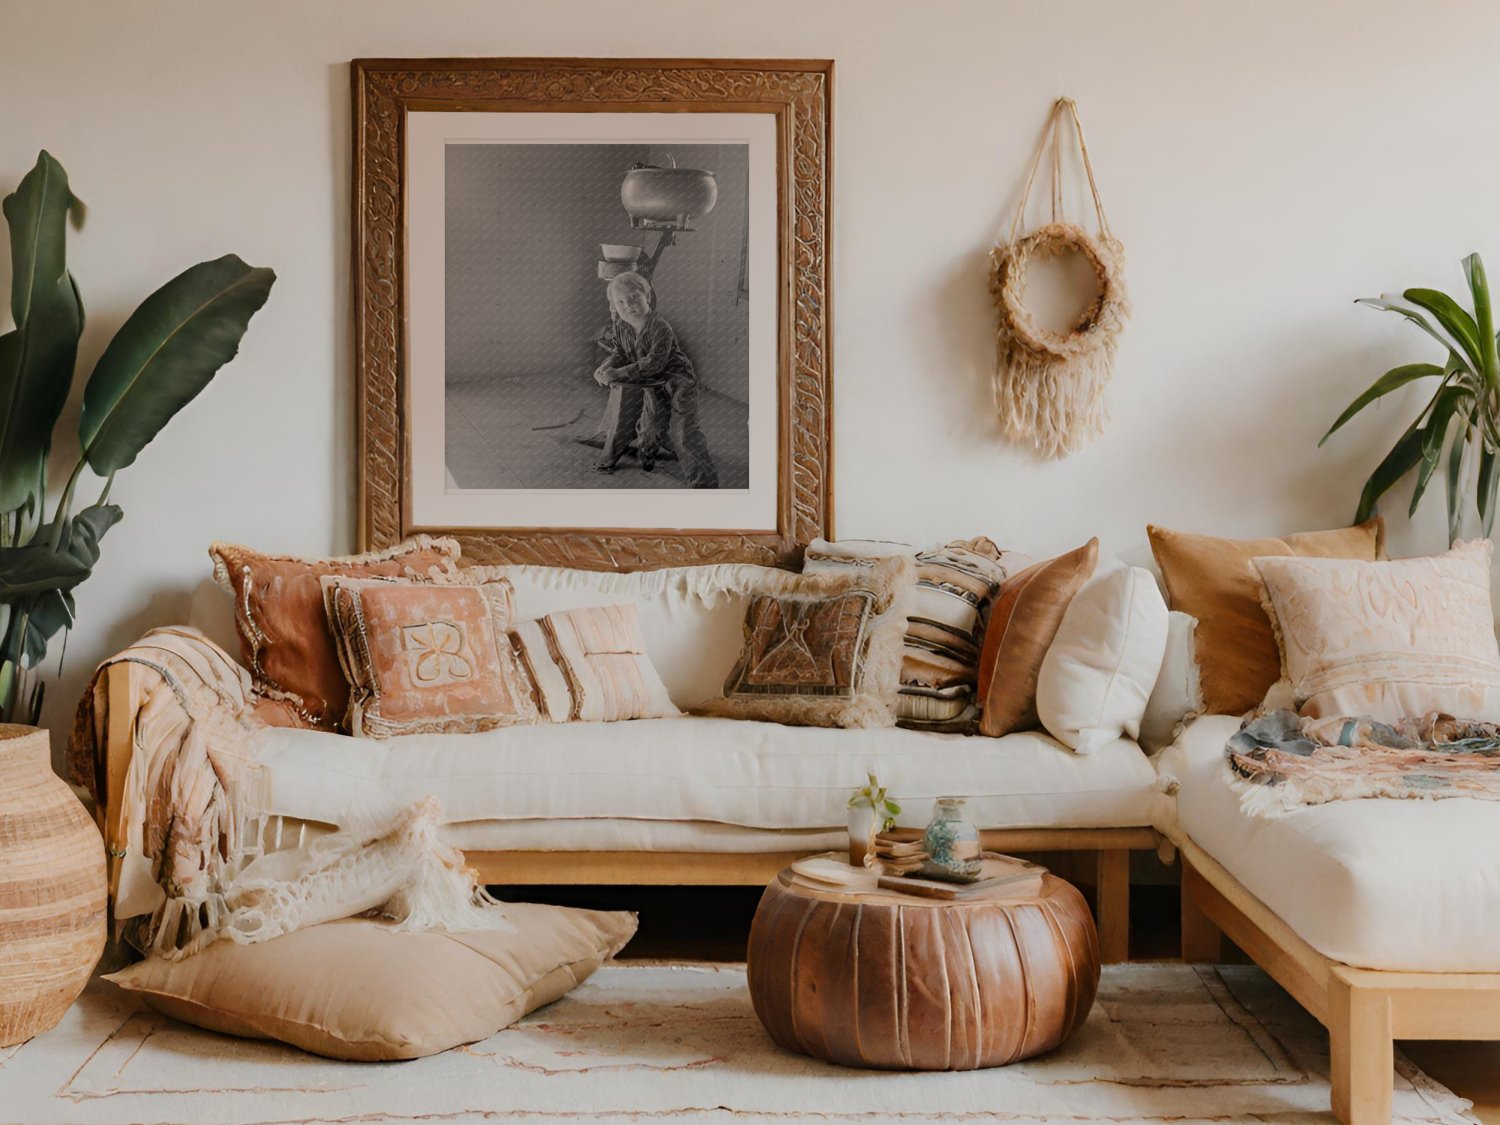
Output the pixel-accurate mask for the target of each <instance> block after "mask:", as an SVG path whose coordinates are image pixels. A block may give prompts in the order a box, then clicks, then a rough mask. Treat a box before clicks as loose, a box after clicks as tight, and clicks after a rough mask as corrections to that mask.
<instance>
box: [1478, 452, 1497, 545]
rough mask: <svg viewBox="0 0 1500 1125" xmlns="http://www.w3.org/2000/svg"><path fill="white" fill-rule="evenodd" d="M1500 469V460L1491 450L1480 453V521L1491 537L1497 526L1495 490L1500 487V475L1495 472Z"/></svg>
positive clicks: (1485, 531)
mask: <svg viewBox="0 0 1500 1125" xmlns="http://www.w3.org/2000/svg"><path fill="white" fill-rule="evenodd" d="M1497 467H1500V458H1497V456H1496V454H1495V453H1494V452H1493V451H1492V450H1489V449H1481V450H1480V451H1479V497H1478V499H1479V520H1480V523H1481V524H1483V526H1484V533H1485V535H1489V533H1490V531H1491V529H1492V528H1493V527H1494V526H1495V488H1496V486H1497V485H1500V473H1497V472H1496V471H1495V470H1496V468H1497Z"/></svg>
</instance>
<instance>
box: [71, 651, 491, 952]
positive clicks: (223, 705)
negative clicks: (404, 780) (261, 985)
mask: <svg viewBox="0 0 1500 1125" xmlns="http://www.w3.org/2000/svg"><path fill="white" fill-rule="evenodd" d="M120 663H133V664H138V665H141V666H143V667H145V668H146V669H149V671H150V673H151V674H149V675H147V676H144V677H142V679H143V687H142V691H141V693H140V696H139V697H138V698H137V700H136V704H135V705H136V711H135V715H134V723H133V729H132V731H131V735H132V739H133V741H134V750H133V752H132V754H131V757H130V763H129V766H128V767H127V770H126V773H125V778H124V784H123V788H122V791H121V793H120V795H119V806H120V808H119V817H118V828H117V829H116V830H115V831H114V832H113V833H112V838H110V839H107V840H106V845H107V846H108V848H109V852H110V855H111V857H112V858H113V859H114V860H115V861H117V862H118V864H119V868H118V871H119V875H118V885H117V889H116V891H115V895H114V917H115V920H116V924H117V926H121V927H122V928H123V931H124V936H125V937H126V939H127V940H129V941H130V943H131V944H132V945H134V946H136V947H137V948H138V949H140V950H141V951H143V952H148V953H156V954H159V955H160V956H163V957H167V958H174V959H175V958H179V957H184V956H187V955H188V954H190V953H193V952H196V951H197V950H199V949H202V948H203V947H204V946H206V945H208V944H209V943H210V942H213V941H215V940H217V939H218V938H220V937H228V938H231V939H232V940H234V941H237V942H242V943H250V942H256V941H265V940H267V939H269V938H273V937H276V936H278V935H280V934H284V933H290V932H292V931H293V930H296V929H299V928H301V927H303V926H311V925H316V924H317V923H319V922H327V921H332V920H333V919H336V918H345V917H349V916H351V915H354V914H360V913H364V912H367V911H372V910H373V911H378V912H380V913H382V914H385V915H387V916H389V917H393V918H395V919H397V920H398V922H399V923H400V925H399V926H398V928H404V929H443V930H476V929H495V928H501V927H505V926H506V925H507V923H506V922H505V921H504V919H503V916H502V914H501V911H500V909H499V904H498V903H496V902H495V900H494V899H492V898H490V897H489V896H488V895H487V894H486V893H485V892H484V889H483V888H482V887H479V886H478V885H477V882H476V878H475V875H474V872H473V871H471V870H469V869H467V868H465V867H464V864H463V857H462V855H461V854H460V853H459V852H458V851H456V850H455V849H453V848H451V847H448V846H446V845H444V844H443V843H442V842H441V841H440V840H439V839H438V835H437V827H438V824H439V823H440V821H441V809H440V808H439V807H438V802H437V801H436V800H435V799H430V798H429V799H428V800H426V801H420V802H418V803H417V804H415V805H414V806H412V808H410V809H408V810H406V812H405V813H403V814H402V815H401V816H399V817H398V818H397V819H396V820H395V821H394V822H393V823H385V824H357V825H339V826H337V827H338V828H339V829H340V830H339V831H337V832H334V833H332V834H331V835H326V836H321V837H319V838H317V839H315V840H313V841H311V842H305V843H299V844H298V846H296V847H294V848H289V849H286V850H276V849H275V848H274V846H273V847H272V849H271V850H267V847H266V842H267V839H268V838H274V837H275V835H276V831H275V830H274V829H273V827H272V826H271V825H270V824H269V823H268V818H267V817H266V816H264V815H263V814H262V813H261V811H260V810H261V809H262V808H263V807H264V805H265V800H264V793H263V788H262V787H263V786H264V784H265V781H264V776H263V774H264V771H263V770H262V769H261V767H260V766H259V764H258V763H257V762H256V761H255V752H254V735H255V732H256V731H257V730H259V729H261V728H262V727H263V726H264V724H263V723H261V722H260V720H258V719H257V718H256V717H255V710H254V708H255V702H256V700H255V698H254V695H253V693H252V689H251V685H250V678H249V675H248V674H247V673H246V672H245V670H244V669H243V668H241V667H240V666H239V665H238V664H236V663H235V662H234V661H233V660H232V659H230V657H229V656H228V655H227V654H226V653H225V652H224V651H223V650H222V649H220V648H219V647H218V646H217V645H215V644H214V643H213V642H212V641H210V640H209V639H208V638H207V637H205V636H204V635H203V634H202V633H200V632H198V631H197V630H196V629H188V628H167V629H155V630H152V631H151V632H150V633H147V634H146V636H144V637H143V638H141V640H139V641H138V642H136V643H135V644H134V645H132V646H130V647H129V648H128V649H125V650H124V651H123V652H121V653H119V654H118V655H116V656H114V657H112V658H110V659H109V660H108V661H106V662H105V663H104V664H102V665H100V667H99V668H98V670H97V671H96V672H95V674H94V678H93V681H92V682H91V683H90V685H89V688H88V690H87V691H86V692H85V693H84V696H83V699H82V700H81V701H80V702H79V705H78V713H77V716H76V718H75V720H74V724H73V735H72V739H71V740H70V742H69V746H68V766H69V772H70V774H71V776H72V780H73V781H74V782H75V783H76V784H78V785H81V786H83V787H84V788H86V789H87V790H88V791H89V792H90V793H91V794H93V796H94V799H95V801H96V802H98V803H100V804H101V805H102V804H103V803H104V798H105V797H106V795H107V792H108V778H107V770H108V765H109V764H108V762H107V761H106V760H105V755H104V753H103V750H104V746H105V732H106V730H107V729H108V725H109V692H108V688H107V681H106V678H105V676H104V674H103V673H104V671H105V670H106V669H107V668H109V667H110V666H111V665H114V664H120Z"/></svg>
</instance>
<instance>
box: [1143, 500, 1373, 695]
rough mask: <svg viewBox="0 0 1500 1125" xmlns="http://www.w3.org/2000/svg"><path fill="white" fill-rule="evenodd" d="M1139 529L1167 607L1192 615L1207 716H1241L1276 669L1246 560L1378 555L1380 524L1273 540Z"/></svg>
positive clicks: (1271, 641)
mask: <svg viewBox="0 0 1500 1125" xmlns="http://www.w3.org/2000/svg"><path fill="white" fill-rule="evenodd" d="M1146 535H1147V536H1148V537H1149V538H1150V540H1151V553H1152V554H1153V555H1155V556H1156V565H1157V566H1158V567H1159V568H1160V570H1161V579H1162V585H1163V586H1165V587H1166V591H1167V606H1168V608H1169V609H1174V610H1178V611H1180V612H1182V613H1188V614H1191V615H1192V616H1194V617H1196V618H1197V619H1198V630H1197V637H1196V644H1197V659H1198V671H1199V676H1200V679H1201V681H1202V687H1203V707H1204V709H1205V710H1207V711H1208V712H1209V713H1210V714H1214V715H1242V714H1244V713H1245V712H1246V711H1249V710H1251V709H1253V708H1255V707H1258V706H1260V701H1261V699H1262V698H1264V696H1265V694H1266V689H1267V688H1269V687H1270V686H1271V685H1272V684H1273V683H1275V682H1276V677H1277V676H1278V675H1280V672H1281V661H1280V657H1279V656H1278V655H1277V652H1276V638H1275V637H1273V636H1272V635H1271V623H1270V621H1268V620H1267V619H1266V612H1265V610H1264V609H1262V608H1261V604H1260V601H1261V586H1260V580H1259V578H1258V577H1257V576H1256V572H1255V567H1254V566H1253V565H1252V562H1251V560H1253V559H1255V558H1257V557H1259V556H1265V555H1297V556H1299V557H1302V558H1324V559H1360V560H1363V561H1366V562H1373V561H1375V560H1376V559H1383V558H1385V523H1384V521H1382V520H1381V518H1380V517H1379V516H1376V517H1375V518H1374V519H1370V520H1366V521H1365V522H1364V523H1362V524H1360V525H1359V526H1358V527H1343V528H1338V529H1336V530H1333V531H1303V532H1299V533H1297V534H1296V535H1284V536H1281V537H1280V538H1266V539H1219V538H1216V537H1214V536H1211V535H1189V534H1187V533H1186V532H1182V531H1169V530H1167V529H1166V528H1164V527H1153V526H1149V525H1148V526H1147V528H1146Z"/></svg>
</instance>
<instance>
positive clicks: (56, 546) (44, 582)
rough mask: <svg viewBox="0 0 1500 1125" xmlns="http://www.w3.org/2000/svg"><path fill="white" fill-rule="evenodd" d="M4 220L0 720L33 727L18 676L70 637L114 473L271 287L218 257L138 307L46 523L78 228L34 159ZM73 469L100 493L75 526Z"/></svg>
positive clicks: (204, 381)
mask: <svg viewBox="0 0 1500 1125" xmlns="http://www.w3.org/2000/svg"><path fill="white" fill-rule="evenodd" d="M4 212H5V221H6V223H7V224H8V226H9V228H10V257H11V295H10V307H11V316H12V319H14V321H15V328H14V329H12V330H11V331H10V332H7V333H5V334H4V335H0V621H3V626H0V628H3V632H0V721H4V722H22V723H35V722H36V720H37V717H38V715H39V714H40V712H41V707H42V694H43V693H42V688H43V683H42V681H41V680H40V679H37V681H36V683H35V684H30V685H28V683H27V681H28V678H29V677H28V670H29V669H33V668H35V667H36V666H37V665H38V664H40V663H41V662H42V660H43V658H44V657H45V656H46V655H47V645H48V643H49V642H50V641H51V640H52V638H53V637H54V636H56V635H57V633H58V632H59V631H60V630H64V629H66V628H68V627H69V626H71V625H72V624H73V615H74V604H73V590H74V588H75V587H77V586H78V584H79V583H80V582H82V581H83V580H84V579H86V578H87V577H88V576H89V575H90V574H91V573H92V572H93V569H94V566H95V564H97V563H98V561H99V541H100V540H101V539H103V538H104V534H105V532H107V531H108V530H109V529H110V528H111V527H113V526H114V525H115V524H117V523H119V522H120V519H121V517H122V516H123V515H124V513H123V512H122V511H121V510H120V507H119V505H117V504H111V503H109V490H110V486H111V485H112V484H113V483H114V479H115V473H117V472H118V471H119V470H121V469H123V468H126V467H127V466H129V465H130V464H131V463H132V462H134V461H135V459H136V457H137V456H138V455H139V454H140V452H141V450H142V449H144V448H145V447H146V445H147V444H148V443H149V442H150V441H151V439H152V438H154V437H155V436H156V435H157V434H158V433H160V432H161V430H162V427H163V426H165V425H166V424H167V422H168V421H169V420H170V419H171V418H172V416H173V415H174V414H176V413H177V412H178V411H179V410H181V409H182V408H183V407H184V406H186V405H187V404H188V403H189V402H190V401H191V400H192V399H193V398H194V397H196V396H197V394H198V392H199V391H201V390H203V388H204V387H206V386H207V385H208V383H209V381H210V380H211V379H212V378H213V377H214V374H215V373H216V372H217V371H218V370H219V368H220V367H222V366H223V365H224V364H226V363H228V362H229V361H230V360H231V359H232V358H234V355H235V353H236V352H237V351H238V350H239V345H240V338H241V337H242V336H243V335H244V334H245V329H246V327H247V326H248V325H249V323H250V318H251V317H252V316H253V315H255V312H256V310H258V309H259V308H260V307H261V306H262V305H263V304H265V303H266V298H267V297H268V296H269V295H270V292H271V285H272V283H273V282H274V281H275V280H276V275H275V274H274V273H273V272H272V271H270V270H269V269H265V268H259V269H257V268H253V267H251V266H247V265H246V264H245V263H244V262H242V261H240V259H239V258H237V257H235V256H234V255H233V254H228V255H225V256H224V257H222V258H218V259H216V260H214V261H211V262H200V263H199V264H198V265H196V266H193V267H191V268H190V269H188V270H186V271H184V272H183V273H181V274H179V275H178V276H176V277H174V278H173V279H172V280H171V281H169V282H167V283H166V284H165V285H163V286H162V287H161V288H160V289H158V290H157V291H156V292H155V293H152V294H151V295H150V296H149V297H147V298H146V299H145V300H144V301H143V302H141V305H140V307H139V308H137V309H136V310H135V312H133V313H131V314H130V316H129V318H128V319H127V320H126V321H125V323H124V324H123V325H121V326H120V330H119V331H118V332H116V333H115V335H114V338H113V339H112V340H110V342H109V345H108V346H107V347H106V348H105V349H104V352H103V354H102V355H100V357H99V360H98V362H97V363H95V364H94V369H93V372H92V373H91V374H90V375H89V378H88V382H87V383H86V384H85V385H84V391H83V412H82V414H81V416H80V418H79V422H78V436H77V442H78V460H77V462H76V464H75V465H74V466H73V470H72V472H71V473H70V474H69V476H68V479H67V483H66V484H65V485H64V487H63V490H62V493H61V495H60V496H59V498H58V500H57V503H56V505H55V506H54V508H53V510H52V514H51V516H50V518H49V517H48V516H47V514H46V507H47V458H48V455H49V454H50V453H51V451H52V442H53V437H54V434H53V429H54V427H56V425H57V422H58V419H59V418H60V417H61V415H62V410H63V406H64V404H65V403H66V402H67V400H68V394H69V392H70V390H71V389H72V386H73V378H74V364H75V361H76V360H77V357H78V340H79V337H80V336H81V335H82V334H83V322H84V315H83V299H82V297H81V296H80V294H79V292H78V285H77V283H76V282H75V281H74V280H73V275H72V274H71V273H69V272H68V268H67V255H66V243H67V224H68V218H69V215H70V214H71V215H72V217H73V219H74V221H75V225H76V224H77V222H78V221H80V219H81V216H82V207H81V206H80V205H79V202H78V199H77V198H76V197H75V196H74V195H73V193H72V190H71V189H70V188H69V186H68V175H67V173H66V172H65V171H63V167H62V165H61V164H59V163H58V162H57V161H56V160H55V159H54V158H53V157H52V156H51V155H49V154H48V153H46V152H42V153H41V154H40V155H39V156H38V157H37V161H36V166H35V167H34V168H32V170H31V171H30V172H28V173H27V174H26V176H25V177H24V178H23V179H22V180H21V183H20V185H19V186H18V187H17V188H16V190H15V191H14V192H12V193H11V194H10V195H8V196H6V197H5V202H4ZM85 467H87V468H89V469H91V470H92V471H93V472H94V474H95V475H96V476H99V477H102V478H104V487H103V490H102V491H101V493H100V496H99V499H98V500H96V501H95V502H94V503H92V504H89V505H87V506H86V507H84V508H82V509H81V510H80V511H78V512H77V513H76V514H75V513H74V511H73V501H74V494H75V492H76V491H77V488H78V484H79V480H80V478H81V477H82V475H83V470H84V468H85Z"/></svg>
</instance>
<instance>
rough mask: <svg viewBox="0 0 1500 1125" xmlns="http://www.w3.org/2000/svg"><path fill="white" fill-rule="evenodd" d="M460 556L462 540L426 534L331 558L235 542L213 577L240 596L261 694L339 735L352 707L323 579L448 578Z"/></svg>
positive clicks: (225, 547) (242, 625)
mask: <svg viewBox="0 0 1500 1125" xmlns="http://www.w3.org/2000/svg"><path fill="white" fill-rule="evenodd" d="M458 551H459V547H458V543H457V541H455V540H453V539H432V538H429V537H428V536H426V535H418V536H417V537H416V538H414V539H409V540H407V541H406V542H405V543H400V544H397V545H396V546H394V547H392V548H390V549H389V550H385V551H372V552H368V553H366V554H362V555H344V556H341V557H337V558H330V559H316V558H297V557H294V556H292V555H268V554H265V553H264V552H262V551H256V550H252V549H251V548H249V547H240V546H236V545H235V544H232V543H215V544H213V546H211V547H209V549H208V553H209V557H210V558H212V559H213V561H214V580H215V581H216V582H218V584H219V585H220V586H221V587H223V588H224V589H225V590H226V591H228V592H229V594H230V596H231V597H233V598H234V624H235V628H236V630H237V631H238V632H239V636H240V653H241V656H242V658H243V659H244V662H245V666H246V667H247V668H249V669H250V675H251V677H252V678H253V679H254V682H255V690H256V691H257V693H259V694H260V695H262V696H265V697H267V698H269V699H272V700H275V701H278V702H279V703H280V704H282V705H283V707H282V708H281V716H282V717H281V718H280V719H279V720H278V721H279V722H281V723H283V724H292V725H305V726H309V727H314V728H316V729H318V730H337V729H338V728H339V726H340V724H342V723H343V721H344V713H345V712H346V711H347V710H348V706H349V685H348V683H347V682H346V681H345V679H344V673H343V670H342V669H341V667H340V666H339V657H338V650H337V648H336V647H335V646H334V641H333V634H332V632H331V631H330V630H329V626H328V618H327V616H326V615H325V614H324V612H323V587H322V586H321V585H320V580H321V579H322V578H323V577H324V576H325V575H339V576H342V577H347V578H372V577H379V576H384V577H391V578H413V579H426V578H430V577H432V576H434V575H450V574H452V573H453V571H454V569H455V560H456V559H457V558H458Z"/></svg>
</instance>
